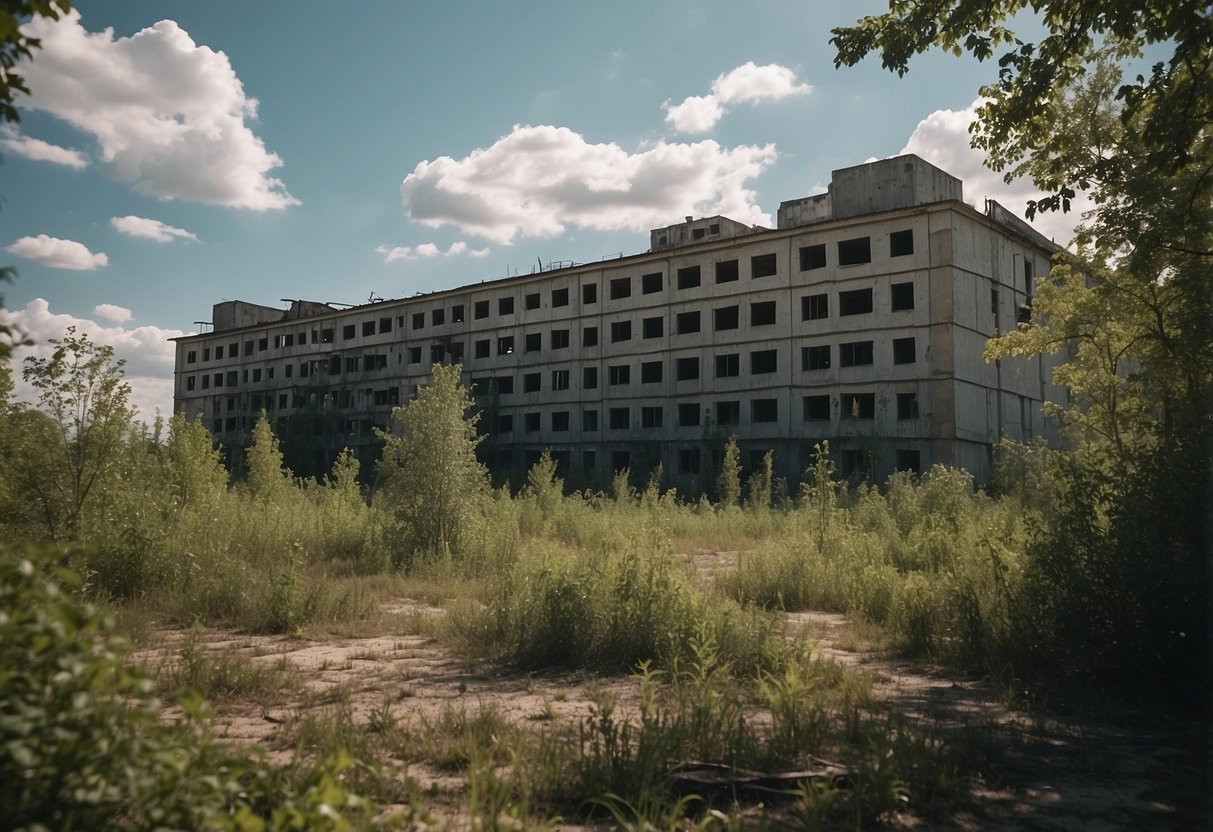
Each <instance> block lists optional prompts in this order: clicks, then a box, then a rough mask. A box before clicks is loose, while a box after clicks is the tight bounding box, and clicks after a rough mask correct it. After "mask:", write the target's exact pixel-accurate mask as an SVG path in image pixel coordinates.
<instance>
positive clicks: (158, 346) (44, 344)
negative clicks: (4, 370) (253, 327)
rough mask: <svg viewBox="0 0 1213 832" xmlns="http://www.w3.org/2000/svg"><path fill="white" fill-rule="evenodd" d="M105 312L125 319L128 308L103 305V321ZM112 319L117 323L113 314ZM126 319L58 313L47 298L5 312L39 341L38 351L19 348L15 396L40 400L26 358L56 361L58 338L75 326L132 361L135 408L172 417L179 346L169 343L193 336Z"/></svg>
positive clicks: (1, 314) (7, 320) (2, 312)
mask: <svg viewBox="0 0 1213 832" xmlns="http://www.w3.org/2000/svg"><path fill="white" fill-rule="evenodd" d="M102 309H109V310H113V311H114V313H115V314H118V315H119V316H121V312H116V310H122V311H127V312H129V310H126V309H125V308H124V307H121V306H113V305H111V304H101V305H100V306H98V307H97V308H96V309H94V314H96V315H97V316H98V317H107V313H105V312H102V311H101V310H102ZM109 320H111V321H114V318H113V317H112V315H111V316H110V317H109ZM125 322H126V321H114V323H112V324H105V323H100V322H98V321H95V320H90V319H88V318H80V317H77V316H75V315H68V314H63V313H56V312H52V311H51V308H50V303H48V302H47V301H46V300H44V299H43V298H34V299H33V300H31V301H30V302H29V303H27V304H26V305H25V306H24V307H23V308H21V309H2V308H0V323H4V324H8V325H9V326H12V327H15V328H16V329H17V330H19V331H20V332H22V333H23V334H25V335H26V336H27V337H28V338H30V340H32V341H33V342H34V346H32V347H18V348H16V349H15V350H14V354H13V360H12V366H13V369H14V372H13V376H14V381H15V382H16V387H15V390H14V395H15V396H16V397H17V398H18V399H19V400H22V401H27V402H31V403H34V402H36V401H37V391H36V390H34V389H33V388H32V387H30V385H29V384H28V383H26V382H25V381H24V380H22V378H21V372H20V367H21V364H22V363H23V361H24V359H25V357H27V356H37V357H39V358H50V357H51V355H52V354H53V352H54V347H53V346H52V345H51V343H50V339H52V338H62V337H63V334H64V333H65V332H66V331H67V328H68V327H69V326H74V327H76V331H77V332H78V333H83V334H87V335H88V336H89V339H90V340H92V341H93V342H94V343H96V344H100V345H105V346H111V347H113V348H114V355H115V357H116V358H121V359H126V367H125V372H126V378H125V380H126V382H127V383H128V384H129V385H130V386H131V398H130V402H131V404H132V405H134V406H135V407H137V408H138V411H139V415H140V418H142V419H145V420H150V419H151V418H152V416H153V415H154V414H155V412H156V410H157V409H159V410H160V412H161V413H163V414H165V415H167V414H169V413H171V412H172V410H173V360H174V357H175V355H176V351H175V348H174V345H173V344H172V343H171V342H170V341H169V340H168V339H170V338H176V337H179V336H181V335H186V334H187V333H185V332H182V331H181V330H179V329H165V328H163V327H158V326H137V327H126V326H122V325H121V324H123V323H125Z"/></svg>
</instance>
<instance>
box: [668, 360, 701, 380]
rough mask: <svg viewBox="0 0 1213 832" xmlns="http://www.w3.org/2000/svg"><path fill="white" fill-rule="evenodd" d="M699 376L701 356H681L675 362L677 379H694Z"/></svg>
mask: <svg viewBox="0 0 1213 832" xmlns="http://www.w3.org/2000/svg"><path fill="white" fill-rule="evenodd" d="M697 378H699V357H698V356H691V357H689V358H679V359H678V360H677V361H676V362H675V363H674V380H675V381H694V380H695V379H697Z"/></svg>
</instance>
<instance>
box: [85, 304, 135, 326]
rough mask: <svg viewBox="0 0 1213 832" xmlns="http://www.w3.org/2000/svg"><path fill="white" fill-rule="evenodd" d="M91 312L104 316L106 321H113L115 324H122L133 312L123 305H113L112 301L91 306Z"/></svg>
mask: <svg viewBox="0 0 1213 832" xmlns="http://www.w3.org/2000/svg"><path fill="white" fill-rule="evenodd" d="M93 314H94V315H96V316H98V317H100V318H105V319H106V320H107V321H113V322H114V323H116V324H124V323H126V322H127V321H129V320H130V319H131V315H132V314H133V313H132V312H131V310H129V309H127V308H126V307H125V306H115V305H114V304H112V303H99V304H97V305H96V306H94V307H93Z"/></svg>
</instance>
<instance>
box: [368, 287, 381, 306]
mask: <svg viewBox="0 0 1213 832" xmlns="http://www.w3.org/2000/svg"><path fill="white" fill-rule="evenodd" d="M366 302H367V303H383V298H381V297H379V296H378V295H376V294H375V290H374V289H372V290H371V293H370V294H369V295H368V296H367V298H366Z"/></svg>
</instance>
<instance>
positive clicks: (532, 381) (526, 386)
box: [522, 373, 539, 393]
mask: <svg viewBox="0 0 1213 832" xmlns="http://www.w3.org/2000/svg"><path fill="white" fill-rule="evenodd" d="M522 392H523V393H538V392H539V373H524V374H523V376H522Z"/></svg>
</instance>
